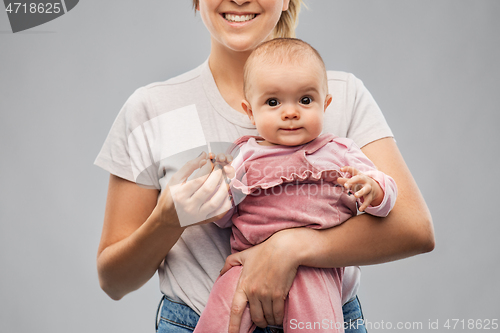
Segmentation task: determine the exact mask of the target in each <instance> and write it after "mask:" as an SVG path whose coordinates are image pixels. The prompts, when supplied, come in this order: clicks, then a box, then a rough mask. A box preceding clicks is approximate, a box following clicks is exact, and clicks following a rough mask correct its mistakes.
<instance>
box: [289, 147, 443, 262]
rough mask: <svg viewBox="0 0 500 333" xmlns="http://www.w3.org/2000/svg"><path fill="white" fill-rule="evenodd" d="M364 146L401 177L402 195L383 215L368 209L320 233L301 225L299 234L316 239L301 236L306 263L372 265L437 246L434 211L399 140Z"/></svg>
mask: <svg viewBox="0 0 500 333" xmlns="http://www.w3.org/2000/svg"><path fill="white" fill-rule="evenodd" d="M362 151H363V153H364V154H365V155H366V156H367V157H368V158H369V159H371V160H372V161H373V163H374V164H375V165H376V166H377V168H378V169H379V170H380V171H382V172H384V173H386V174H388V175H389V176H391V177H392V178H394V180H395V181H396V184H397V186H398V198H397V200H396V204H395V206H394V208H393V210H392V211H391V213H390V214H389V215H388V216H387V217H385V218H382V219H381V218H377V217H373V216H371V215H368V214H363V215H359V216H355V217H353V218H351V219H349V222H348V223H344V224H341V225H339V226H338V227H335V228H332V229H325V230H321V231H319V232H318V233H307V231H310V230H296V231H298V232H301V235H300V237H306V239H309V240H312V239H314V242H311V244H307V243H308V242H307V241H306V242H301V245H300V246H301V250H302V251H300V254H299V256H300V258H299V259H298V260H299V262H300V264H301V265H307V266H313V267H343V266H353V265H371V264H378V263H383V262H388V261H393V260H397V259H402V258H406V257H410V256H413V255H416V254H420V253H425V252H429V251H432V250H433V249H434V229H433V225H432V218H431V214H430V212H429V209H428V208H427V205H426V203H425V201H424V199H423V197H422V194H421V193H420V191H419V189H418V186H417V184H416V183H415V180H414V179H413V177H412V175H411V173H410V171H409V169H408V167H407V166H406V163H405V162H404V160H403V157H402V156H401V154H400V152H399V149H398V148H397V146H396V143H395V142H394V140H393V139H392V138H384V139H381V140H377V141H375V142H372V143H370V144H368V145H366V146H365V147H363V148H362ZM306 234H309V235H306ZM297 236H299V235H296V237H297ZM304 244H305V246H303V245H304Z"/></svg>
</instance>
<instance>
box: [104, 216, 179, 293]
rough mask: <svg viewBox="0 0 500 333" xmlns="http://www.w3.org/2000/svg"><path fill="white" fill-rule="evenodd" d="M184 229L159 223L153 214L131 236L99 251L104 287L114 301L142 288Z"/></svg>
mask: <svg viewBox="0 0 500 333" xmlns="http://www.w3.org/2000/svg"><path fill="white" fill-rule="evenodd" d="M182 231H183V229H182V228H169V227H167V226H165V224H164V223H160V222H159V220H158V218H157V217H156V216H155V214H154V213H153V214H152V215H151V216H150V217H149V218H148V219H147V220H146V222H144V224H143V225H141V226H140V227H139V228H138V229H137V230H136V231H135V232H134V233H132V234H131V235H130V236H128V237H126V238H124V239H122V240H121V241H119V242H117V243H114V244H112V245H110V246H108V247H106V248H105V249H104V250H103V251H102V252H100V253H99V256H98V259H97V267H98V272H99V281H100V284H101V288H102V289H103V290H104V291H105V292H106V293H107V294H108V295H109V296H110V297H111V298H112V299H114V300H119V299H121V298H122V297H123V296H125V295H126V294H128V293H130V292H132V291H134V290H137V289H139V288H140V287H141V286H142V285H144V284H145V283H146V282H147V281H149V279H151V277H152V276H153V275H154V274H155V272H156V270H157V269H158V266H159V265H160V264H161V262H162V260H163V259H164V258H165V256H166V255H167V254H168V252H169V251H170V249H171V248H172V247H173V246H174V244H175V243H176V242H177V240H178V239H179V237H180V235H181V234H182Z"/></svg>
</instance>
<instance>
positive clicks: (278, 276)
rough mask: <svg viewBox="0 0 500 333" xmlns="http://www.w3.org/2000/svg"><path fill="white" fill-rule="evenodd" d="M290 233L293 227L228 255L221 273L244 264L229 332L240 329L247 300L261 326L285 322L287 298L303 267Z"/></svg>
mask: <svg viewBox="0 0 500 333" xmlns="http://www.w3.org/2000/svg"><path fill="white" fill-rule="evenodd" d="M299 229H300V228H299ZM290 236H293V233H290V229H287V230H282V231H279V232H277V233H275V234H274V235H272V236H271V237H270V238H269V239H267V240H266V241H265V242H263V243H261V244H258V245H256V246H253V247H251V248H249V249H247V250H245V251H242V252H238V253H235V254H232V255H230V256H229V257H227V259H226V263H225V265H224V267H223V268H222V270H221V275H222V274H224V273H225V272H227V271H228V270H229V269H230V268H231V267H233V266H239V265H243V270H242V272H241V276H240V279H239V282H238V286H237V287H236V292H235V295H234V298H233V303H232V306H231V318H230V321H229V333H238V332H239V328H240V323H241V317H242V315H243V311H244V310H245V308H246V305H247V303H249V305H250V315H251V317H252V321H253V322H254V323H255V324H256V325H257V326H259V327H266V326H268V325H282V324H283V315H284V305H285V299H286V297H287V296H288V292H289V291H290V288H291V286H292V283H293V280H294V279H295V275H296V274H297V269H298V267H299V264H298V262H299V261H298V258H297V256H294V255H293V254H292V252H291V250H290V246H293V245H294V244H296V242H295V240H294V239H292V238H291V237H290Z"/></svg>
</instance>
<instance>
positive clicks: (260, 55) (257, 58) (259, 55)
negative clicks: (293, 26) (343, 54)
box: [243, 38, 328, 98]
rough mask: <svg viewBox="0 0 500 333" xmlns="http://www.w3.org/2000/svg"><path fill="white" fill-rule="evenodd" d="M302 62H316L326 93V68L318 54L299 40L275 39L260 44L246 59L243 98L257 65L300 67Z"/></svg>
mask: <svg viewBox="0 0 500 333" xmlns="http://www.w3.org/2000/svg"><path fill="white" fill-rule="evenodd" d="M304 60H306V61H307V60H311V61H315V62H317V64H318V65H319V66H320V68H321V71H322V72H323V81H324V83H325V88H326V91H328V79H327V74H326V67H325V63H324V61H323V58H322V57H321V55H320V54H319V52H318V51H317V50H316V49H315V48H314V47H312V46H311V45H309V44H308V43H306V42H304V41H303V40H301V39H297V38H275V39H271V40H269V41H267V42H263V43H261V44H260V45H259V46H257V47H256V48H255V50H253V51H252V53H251V54H250V56H249V57H248V59H247V61H246V63H245V67H244V68H243V92H244V94H245V98H246V95H247V89H248V87H249V86H250V82H249V77H250V72H251V71H252V69H253V68H255V67H256V66H258V65H259V63H263V62H264V63H268V64H283V63H294V64H295V63H297V64H298V65H300V64H301V63H303V62H304ZM318 79H319V78H318Z"/></svg>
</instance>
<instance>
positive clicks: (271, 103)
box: [266, 98, 279, 106]
mask: <svg viewBox="0 0 500 333" xmlns="http://www.w3.org/2000/svg"><path fill="white" fill-rule="evenodd" d="M266 104H267V105H269V106H278V104H279V102H278V100H277V99H276V98H269V99H268V100H267V101H266Z"/></svg>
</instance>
